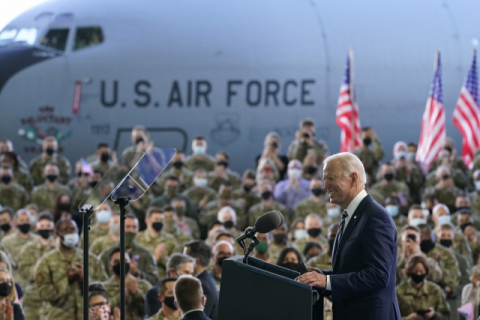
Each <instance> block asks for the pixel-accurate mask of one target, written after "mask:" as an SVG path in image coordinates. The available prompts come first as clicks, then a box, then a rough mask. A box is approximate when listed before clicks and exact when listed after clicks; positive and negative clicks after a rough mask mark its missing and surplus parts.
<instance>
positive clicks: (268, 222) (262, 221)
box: [237, 210, 284, 243]
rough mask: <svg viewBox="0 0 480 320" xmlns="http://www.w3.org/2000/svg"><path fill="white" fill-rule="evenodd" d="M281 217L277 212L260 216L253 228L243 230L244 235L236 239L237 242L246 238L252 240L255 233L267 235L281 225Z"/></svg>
mask: <svg viewBox="0 0 480 320" xmlns="http://www.w3.org/2000/svg"><path fill="white" fill-rule="evenodd" d="M283 221H284V219H283V215H282V214H281V213H280V211H278V210H273V211H269V212H267V213H264V214H262V215H261V216H260V217H259V218H258V219H257V221H255V226H254V227H253V228H252V227H248V228H247V229H245V233H244V234H243V235H241V236H240V237H238V238H237V242H238V243H240V242H242V241H243V240H245V239H247V238H250V239H251V238H253V237H254V236H255V234H256V233H257V232H260V233H268V232H270V231H272V230H275V229H277V228H278V227H280V226H281V225H282V224H283Z"/></svg>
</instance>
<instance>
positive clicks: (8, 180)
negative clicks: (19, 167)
mask: <svg viewBox="0 0 480 320" xmlns="http://www.w3.org/2000/svg"><path fill="white" fill-rule="evenodd" d="M10 181H12V177H10V176H2V182H3V183H5V184H9V183H10Z"/></svg>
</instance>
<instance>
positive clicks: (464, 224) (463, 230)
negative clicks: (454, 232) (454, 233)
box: [460, 222, 473, 232]
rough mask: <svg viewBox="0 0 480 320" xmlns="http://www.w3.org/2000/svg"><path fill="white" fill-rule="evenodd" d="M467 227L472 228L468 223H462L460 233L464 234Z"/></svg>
mask: <svg viewBox="0 0 480 320" xmlns="http://www.w3.org/2000/svg"><path fill="white" fill-rule="evenodd" d="M468 226H473V224H472V223H470V222H468V223H462V224H461V225H460V229H462V232H465V229H466V228H467V227H468Z"/></svg>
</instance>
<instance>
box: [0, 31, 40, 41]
mask: <svg viewBox="0 0 480 320" xmlns="http://www.w3.org/2000/svg"><path fill="white" fill-rule="evenodd" d="M36 38H37V29H35V28H21V29H16V28H5V29H3V30H2V32H0V45H5V44H9V43H15V42H18V43H26V44H29V45H32V44H34V43H35V39H36Z"/></svg>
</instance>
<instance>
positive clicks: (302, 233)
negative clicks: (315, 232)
mask: <svg viewBox="0 0 480 320" xmlns="http://www.w3.org/2000/svg"><path fill="white" fill-rule="evenodd" d="M306 236H307V230H295V240H299V239H303V238H305V237H306Z"/></svg>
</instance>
